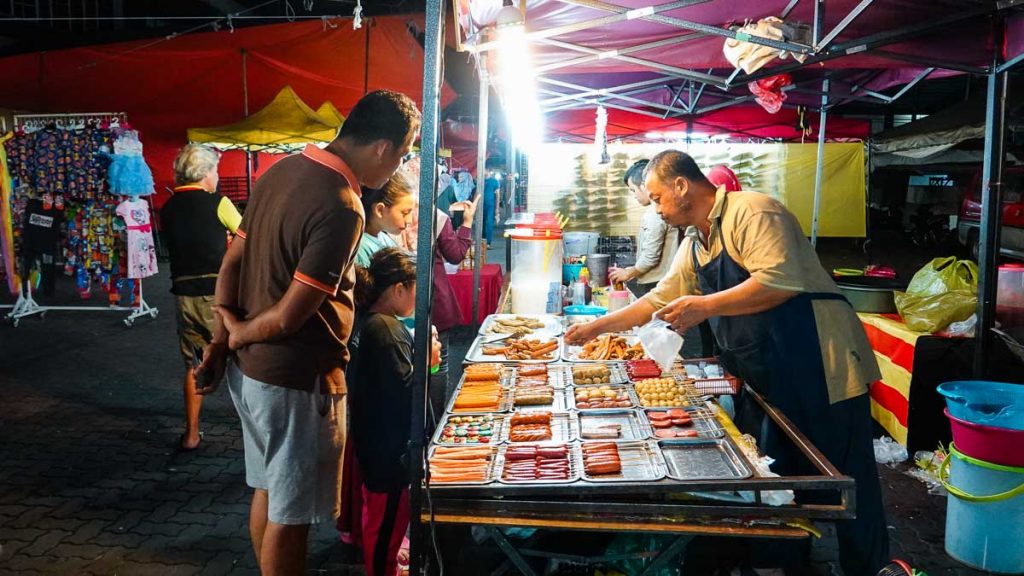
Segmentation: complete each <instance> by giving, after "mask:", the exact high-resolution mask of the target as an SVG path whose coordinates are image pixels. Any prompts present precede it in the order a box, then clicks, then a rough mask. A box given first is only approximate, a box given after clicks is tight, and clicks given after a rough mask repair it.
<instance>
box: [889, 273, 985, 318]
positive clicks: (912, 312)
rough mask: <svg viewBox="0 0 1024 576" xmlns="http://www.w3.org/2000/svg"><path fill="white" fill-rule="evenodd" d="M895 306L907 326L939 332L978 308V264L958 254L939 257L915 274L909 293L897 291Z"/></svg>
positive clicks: (908, 287) (908, 288) (968, 315)
mask: <svg viewBox="0 0 1024 576" xmlns="http://www.w3.org/2000/svg"><path fill="white" fill-rule="evenodd" d="M895 300H896V309H897V310H899V313H900V316H902V317H903V321H904V322H906V323H907V327H908V328H910V329H911V330H917V331H918V332H929V333H932V332H940V331H942V330H945V329H946V327H947V326H949V325H950V324H952V323H953V322H961V321H963V320H966V319H967V318H969V317H970V316H971V314H974V311H975V310H976V309H977V307H978V265H977V264H975V263H974V262H971V261H970V260H957V259H956V258H955V257H953V256H950V257H948V258H936V259H935V260H932V261H931V262H929V263H928V264H926V265H925V266H924V267H923V268H921V269H920V270H918V271H917V274H914V278H913V279H911V281H910V285H909V286H907V291H906V292H896V293H895Z"/></svg>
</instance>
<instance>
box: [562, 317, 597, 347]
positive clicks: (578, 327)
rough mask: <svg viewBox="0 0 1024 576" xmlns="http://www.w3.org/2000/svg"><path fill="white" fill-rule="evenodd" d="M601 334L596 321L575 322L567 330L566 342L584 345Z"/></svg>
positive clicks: (573, 344) (572, 344)
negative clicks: (595, 323)
mask: <svg viewBox="0 0 1024 576" xmlns="http://www.w3.org/2000/svg"><path fill="white" fill-rule="evenodd" d="M600 335H601V331H600V330H599V329H598V328H597V327H595V326H594V322H587V323H586V324H573V325H572V326H570V327H569V329H568V330H566V332H565V343H566V344H569V345H571V346H582V345H584V344H586V343H587V342H590V341H591V340H593V339H594V338H597V337H598V336H600Z"/></svg>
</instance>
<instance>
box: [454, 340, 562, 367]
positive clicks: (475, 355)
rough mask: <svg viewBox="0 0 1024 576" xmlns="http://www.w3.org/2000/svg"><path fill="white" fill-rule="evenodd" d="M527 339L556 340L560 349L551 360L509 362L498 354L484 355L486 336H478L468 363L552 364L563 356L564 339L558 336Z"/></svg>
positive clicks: (556, 350) (553, 353) (551, 355)
mask: <svg viewBox="0 0 1024 576" xmlns="http://www.w3.org/2000/svg"><path fill="white" fill-rule="evenodd" d="M527 339H528V340H544V341H547V340H556V341H558V348H555V349H554V350H553V351H552V352H551V353H550V358H548V359H545V360H509V359H508V358H506V357H505V355H504V354H498V355H493V356H492V355H486V354H484V353H483V346H484V343H485V337H484V336H477V337H476V339H475V340H473V345H472V346H470V347H469V352H468V353H467V354H466V362H496V363H503V364H509V363H516V364H550V363H551V362H554V361H555V360H558V358H559V357H560V356H561V354H562V347H563V345H562V339H561V338H560V337H558V336H554V335H545V336H543V337H537V336H536V335H531V336H528V337H527ZM499 344H500V343H499Z"/></svg>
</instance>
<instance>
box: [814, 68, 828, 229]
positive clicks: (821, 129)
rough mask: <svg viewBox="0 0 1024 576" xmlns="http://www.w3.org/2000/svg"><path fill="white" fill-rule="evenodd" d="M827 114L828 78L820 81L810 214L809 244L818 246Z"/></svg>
mask: <svg viewBox="0 0 1024 576" xmlns="http://www.w3.org/2000/svg"><path fill="white" fill-rule="evenodd" d="M827 116H828V78H826V79H825V80H824V81H823V82H822V83H821V113H820V117H819V120H818V122H819V124H820V126H818V166H817V169H816V171H815V173H814V211H813V213H812V214H811V246H814V247H817V246H818V217H819V216H820V213H821V180H822V177H823V176H824V169H825V120H826V119H827Z"/></svg>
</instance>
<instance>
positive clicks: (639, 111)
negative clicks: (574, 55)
mask: <svg viewBox="0 0 1024 576" xmlns="http://www.w3.org/2000/svg"><path fill="white" fill-rule="evenodd" d="M537 91H538V92H543V93H548V94H557V92H554V91H553V90H550V89H548V88H538V89H537ZM576 100H577V101H578V102H579V103H580V105H579V106H566V107H564V108H559V110H570V109H573V108H580V107H582V106H581V105H582V104H587V105H590V106H596V105H600V106H604V107H605V108H614V109H616V110H624V111H626V112H633V113H634V114H642V115H644V116H650V117H652V118H661V114H658V113H657V112H651V111H650V110H644V109H641V108H632V107H630V106H621V105H619V104H613V103H611V102H601V101H598V100H594V99H592V98H577V99H576Z"/></svg>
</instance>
